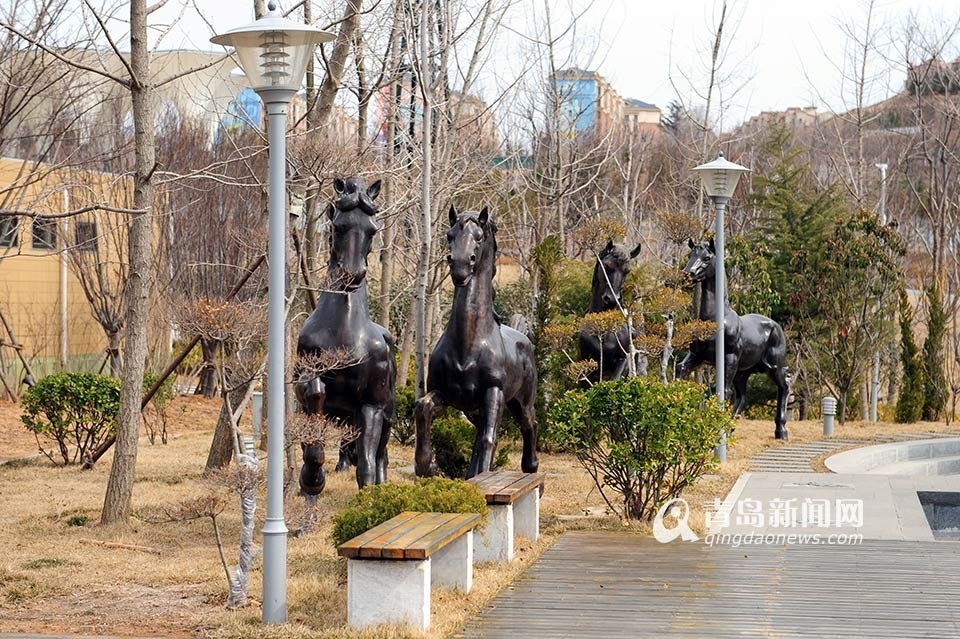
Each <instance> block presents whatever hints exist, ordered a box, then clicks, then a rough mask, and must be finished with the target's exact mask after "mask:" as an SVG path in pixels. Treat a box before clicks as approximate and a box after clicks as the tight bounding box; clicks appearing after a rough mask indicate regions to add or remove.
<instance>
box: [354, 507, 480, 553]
mask: <svg viewBox="0 0 960 639" xmlns="http://www.w3.org/2000/svg"><path fill="white" fill-rule="evenodd" d="M479 521H480V515H478V514H477V513H417V512H404V513H401V514H399V515H397V516H396V517H394V518H393V519H390V520H388V521H385V522H384V523H382V524H380V525H379V526H376V527H374V528H371V529H370V530H368V531H367V532H365V533H362V534H360V535H357V536H356V537H354V538H353V539H350V540H349V541H346V542H344V543H343V544H341V545H340V546H339V547H338V548H337V553H339V554H340V555H341V556H343V557H347V558H350V559H426V558H427V557H429V556H430V555H431V554H433V553H434V552H436V551H437V550H439V549H440V548H442V547H444V546H445V545H447V544H448V543H450V542H451V541H453V540H454V539H456V538H458V537H459V536H461V535H463V534H464V533H465V532H466V531H467V530H470V529H471V528H473V527H475V526H476V525H477V524H478V523H479Z"/></svg>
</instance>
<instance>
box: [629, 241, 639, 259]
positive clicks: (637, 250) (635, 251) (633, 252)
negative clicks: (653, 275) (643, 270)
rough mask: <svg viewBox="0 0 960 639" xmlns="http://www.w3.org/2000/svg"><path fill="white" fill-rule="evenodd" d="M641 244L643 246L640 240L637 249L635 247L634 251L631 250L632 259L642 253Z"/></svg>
mask: <svg viewBox="0 0 960 639" xmlns="http://www.w3.org/2000/svg"><path fill="white" fill-rule="evenodd" d="M640 246H641V244H640V242H637V248H635V249H633V250H632V251H630V259H631V260H632V259H633V258H635V257H636V256H638V255H640Z"/></svg>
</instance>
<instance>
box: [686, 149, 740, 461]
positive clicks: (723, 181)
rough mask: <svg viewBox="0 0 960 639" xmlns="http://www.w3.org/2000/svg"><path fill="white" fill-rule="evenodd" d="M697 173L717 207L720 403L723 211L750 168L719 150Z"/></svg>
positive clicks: (722, 383) (721, 448)
mask: <svg viewBox="0 0 960 639" xmlns="http://www.w3.org/2000/svg"><path fill="white" fill-rule="evenodd" d="M693 170H694V171H695V172H696V173H698V174H699V175H700V179H701V181H702V182H703V187H704V188H705V189H706V191H707V195H709V196H710V199H711V200H713V205H714V206H715V207H716V209H717V229H716V239H715V240H714V245H715V247H716V261H717V263H716V283H715V288H716V290H717V294H716V319H717V338H716V344H715V348H714V350H715V351H716V360H715V367H716V380H717V398H718V399H719V401H720V405H721V406H723V405H724V404H725V402H726V399H727V396H726V380H725V379H724V373H725V371H724V359H725V354H726V353H725V352H724V351H725V344H724V340H723V336H724V333H723V316H724V310H725V307H726V301H727V275H726V270H725V269H724V266H723V251H724V248H723V212H724V209H726V206H727V202H728V201H729V200H730V197H731V196H732V195H733V192H734V190H736V188H737V182H738V181H739V180H740V175H741V174H742V173H746V172H747V171H749V170H750V169H748V168H747V167H745V166H740V165H739V164H734V163H733V162H729V161H727V160H726V159H725V158H724V157H723V152H722V151H721V152H720V154H719V155H718V156H717V159H716V160H714V161H713V162H708V163H706V164H701V165H700V166H697V167H694V169H693ZM717 458H718V459H719V460H720V462H721V463H724V462H726V461H727V433H726V431H724V432H723V433H721V435H720V444H719V445H718V446H717Z"/></svg>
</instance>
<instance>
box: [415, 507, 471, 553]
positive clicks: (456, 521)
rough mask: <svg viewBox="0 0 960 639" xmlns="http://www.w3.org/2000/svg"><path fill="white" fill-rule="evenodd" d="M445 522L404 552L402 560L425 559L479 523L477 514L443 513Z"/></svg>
mask: <svg viewBox="0 0 960 639" xmlns="http://www.w3.org/2000/svg"><path fill="white" fill-rule="evenodd" d="M444 517H445V521H444V522H443V523H442V524H441V525H440V526H438V527H437V528H436V529H434V530H433V531H431V532H429V533H427V534H426V535H424V536H423V537H421V538H420V539H418V540H417V541H416V542H415V543H413V544H411V545H409V546H408V547H407V548H406V549H405V551H404V559H426V558H427V557H429V556H430V555H432V554H433V553H435V552H436V551H438V550H440V549H441V548H443V547H444V546H446V545H447V544H449V543H450V542H452V541H454V540H455V539H457V538H459V537H460V536H461V535H464V534H465V533H466V532H467V531H468V530H470V529H471V528H473V527H474V526H476V525H477V524H478V523H480V515H478V514H477V513H460V514H452V513H444Z"/></svg>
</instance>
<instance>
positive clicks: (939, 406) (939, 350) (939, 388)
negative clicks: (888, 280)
mask: <svg viewBox="0 0 960 639" xmlns="http://www.w3.org/2000/svg"><path fill="white" fill-rule="evenodd" d="M926 295H927V306H928V307H929V309H930V317H929V320H928V322H927V339H926V340H924V342H923V418H924V419H925V420H927V421H938V420H939V419H940V415H941V413H942V412H943V409H944V407H946V405H947V376H946V373H945V372H944V370H943V357H944V354H943V340H944V337H945V336H946V332H947V311H946V309H945V308H944V307H943V302H942V301H941V294H940V288H939V286H937V285H936V284H934V285H932V286H930V287H928V288H927V290H926Z"/></svg>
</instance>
